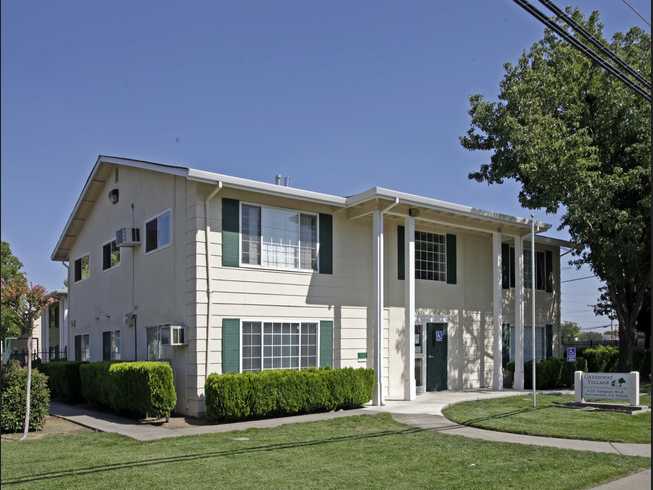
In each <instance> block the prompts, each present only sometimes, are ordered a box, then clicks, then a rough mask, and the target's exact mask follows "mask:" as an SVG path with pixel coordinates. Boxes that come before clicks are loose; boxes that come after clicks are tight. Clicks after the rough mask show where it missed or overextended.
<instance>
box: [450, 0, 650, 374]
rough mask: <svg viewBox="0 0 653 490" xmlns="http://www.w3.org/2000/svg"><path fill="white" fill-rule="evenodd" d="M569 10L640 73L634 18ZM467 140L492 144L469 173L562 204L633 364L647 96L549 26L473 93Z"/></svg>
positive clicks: (639, 37)
mask: <svg viewBox="0 0 653 490" xmlns="http://www.w3.org/2000/svg"><path fill="white" fill-rule="evenodd" d="M567 11H568V12H569V13H571V15H572V16H573V18H574V20H575V21H576V22H578V23H580V24H582V25H584V26H585V28H586V29H587V30H589V31H590V32H591V33H592V34H593V35H594V36H595V37H597V38H598V39H600V40H601V42H603V43H605V44H606V45H608V46H609V48H610V49H611V50H612V51H613V52H615V53H616V54H617V55H618V56H620V57H621V58H622V59H624V60H625V61H626V62H628V63H629V64H630V65H631V66H632V67H634V68H635V69H636V70H638V71H639V72H640V73H641V74H643V75H644V76H645V77H646V78H649V79H650V74H651V38H650V35H649V34H647V33H646V32H644V31H642V30H641V29H639V28H636V27H633V28H632V29H630V30H629V31H628V32H626V33H617V34H615V35H614V36H613V38H612V40H611V41H610V42H608V41H606V40H605V38H604V36H603V32H602V31H603V26H602V25H601V23H600V22H599V14H598V12H593V13H592V14H591V15H590V16H589V17H588V18H587V19H585V18H584V17H583V15H582V14H581V13H580V12H579V11H578V10H574V11H572V10H570V9H568V10H567ZM470 106H471V107H470V111H469V113H470V116H471V127H470V129H469V130H468V132H467V134H466V135H465V136H463V137H462V138H461V143H462V145H463V146H464V147H465V148H467V149H469V150H484V151H489V152H491V153H492V154H491V157H490V162H489V163H487V164H483V165H481V166H480V169H479V170H478V171H477V172H474V173H472V174H470V178H472V179H475V180H477V181H479V182H487V183H489V184H501V183H502V182H504V181H505V180H507V179H514V180H515V181H517V182H518V183H520V184H521V191H520V193H519V200H520V202H521V204H522V205H523V206H525V207H528V208H532V209H536V208H543V209H545V210H546V212H548V213H555V212H558V211H559V210H561V211H562V220H561V226H560V227H561V228H566V229H567V230H568V231H569V234H570V237H571V241H572V243H573V247H574V260H573V261H572V262H573V263H575V264H576V265H578V266H580V265H582V264H589V265H590V266H591V268H592V270H593V271H594V273H595V274H596V275H597V276H598V277H599V278H601V279H602V280H603V281H605V283H606V285H607V294H608V297H609V300H610V302H611V304H612V305H613V306H614V310H615V312H616V315H617V318H618V319H619V336H620V356H621V357H620V364H621V367H622V368H623V369H630V368H631V366H632V352H633V344H634V330H635V325H636V321H637V317H638V315H639V313H640V310H641V309H642V304H643V302H644V296H645V294H646V292H647V289H648V287H649V284H650V279H651V277H650V270H651V262H650V250H651V247H650V244H651V242H650V221H649V220H650V206H651V181H650V178H651V174H650V155H651V132H650V111H651V106H650V105H649V103H647V102H646V101H645V100H644V99H642V98H641V97H639V96H638V95H636V94H634V93H633V92H631V91H630V90H629V89H628V88H627V87H626V86H625V85H624V84H623V83H622V82H621V81H619V80H617V79H615V78H614V77H611V76H609V75H607V74H606V73H605V72H604V71H603V70H602V69H601V68H599V67H597V66H595V65H593V64H592V63H591V61H589V60H588V59H587V58H585V57H584V56H583V55H582V54H580V53H579V52H578V51H576V50H575V49H574V48H573V47H571V46H570V45H569V44H567V43H566V42H565V41H563V40H561V39H560V38H558V37H557V35H555V34H554V33H552V32H550V31H548V30H547V31H545V33H544V37H543V39H542V40H540V41H538V42H536V43H534V44H533V45H532V46H531V47H530V49H529V50H528V51H527V52H524V53H523V54H522V56H521V57H520V58H519V60H518V61H517V63H516V64H514V65H513V64H510V63H508V64H506V65H505V76H504V78H503V80H502V82H501V85H500V95H499V100H498V101H496V102H492V101H488V100H486V99H484V98H483V97H482V96H481V95H474V96H472V97H471V98H470Z"/></svg>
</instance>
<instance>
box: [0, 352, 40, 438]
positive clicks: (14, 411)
mask: <svg viewBox="0 0 653 490" xmlns="http://www.w3.org/2000/svg"><path fill="white" fill-rule="evenodd" d="M0 378H1V380H2V382H1V383H0V384H1V387H0V392H1V394H0V430H1V431H2V433H7V432H20V431H22V430H23V425H24V423H25V401H26V393H25V388H26V386H27V368H22V367H20V366H19V365H18V363H13V362H11V363H9V365H8V366H7V367H5V368H3V370H2V374H1V375H0ZM49 407H50V392H49V391H48V378H47V376H46V375H44V374H43V373H41V372H39V371H38V370H37V369H32V387H31V402H30V417H29V429H30V430H40V429H42V428H43V424H44V423H45V417H46V416H47V415H48V410H49Z"/></svg>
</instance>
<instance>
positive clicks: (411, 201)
mask: <svg viewBox="0 0 653 490" xmlns="http://www.w3.org/2000/svg"><path fill="white" fill-rule="evenodd" d="M375 198H376V199H390V200H395V199H399V201H400V203H401V204H407V205H409V206H410V205H413V206H423V207H426V208H430V209H433V210H435V211H443V212H447V213H454V214H459V215H461V216H468V217H473V218H477V219H481V220H485V221H492V222H496V223H504V224H512V225H521V226H530V220H529V219H527V218H519V217H516V216H510V215H508V214H502V213H495V212H492V211H485V210H483V209H478V208H473V207H471V206H464V205H462V204H456V203H452V202H448V201H442V200H440V199H434V198H431V197H424V196H418V195H416V194H408V193H406V192H400V191H395V190H392V189H385V188H383V187H373V188H371V189H369V190H367V191H365V192H362V193H360V194H355V195H353V196H351V197H348V198H347V206H348V207H349V206H355V205H357V204H361V203H362V202H365V201H368V200H370V199H375ZM535 226H537V227H538V229H539V230H540V231H546V230H548V229H549V228H551V225H549V224H547V223H543V222H541V221H536V222H535Z"/></svg>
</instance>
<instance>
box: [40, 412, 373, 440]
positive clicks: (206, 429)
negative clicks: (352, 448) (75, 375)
mask: <svg viewBox="0 0 653 490" xmlns="http://www.w3.org/2000/svg"><path fill="white" fill-rule="evenodd" d="M50 414H52V415H54V416H56V417H61V418H64V419H66V420H68V421H70V422H73V423H76V424H79V425H82V426H84V427H88V428H89V429H93V430H96V431H99V432H111V433H114V434H120V435H122V436H125V437H130V438H132V439H136V440H137V441H142V442H145V441H156V440H159V439H167V438H171V437H182V436H197V435H201V434H217V433H222V432H235V431H241V430H247V429H269V428H272V427H279V426H281V425H286V424H297V423H305V422H317V421H319V420H330V419H335V418H339V417H350V416H352V415H369V413H367V412H365V411H364V409H356V410H340V411H338V412H326V413H313V414H308V415H296V416H292V417H279V418H274V419H263V420H248V421H247V422H234V423H229V424H204V425H189V424H184V427H175V426H174V425H175V424H174V420H173V423H172V424H169V425H168V426H166V425H165V424H164V425H152V424H145V423H140V422H137V421H135V420H132V419H128V418H125V417H120V416H118V415H114V414H112V413H108V412H101V411H99V410H93V409H91V408H88V407H85V406H80V405H67V404H65V403H59V402H51V403H50Z"/></svg>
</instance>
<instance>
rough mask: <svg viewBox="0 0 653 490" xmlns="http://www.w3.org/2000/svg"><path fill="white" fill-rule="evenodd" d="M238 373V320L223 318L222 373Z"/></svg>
mask: <svg viewBox="0 0 653 490" xmlns="http://www.w3.org/2000/svg"><path fill="white" fill-rule="evenodd" d="M239 371H240V320H239V319H238V318H225V319H223V320H222V372H223V373H237V372H239Z"/></svg>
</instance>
